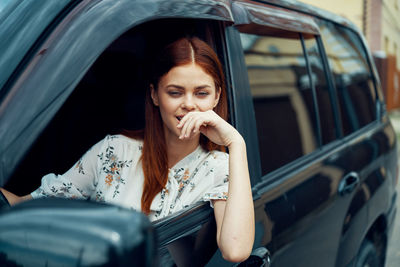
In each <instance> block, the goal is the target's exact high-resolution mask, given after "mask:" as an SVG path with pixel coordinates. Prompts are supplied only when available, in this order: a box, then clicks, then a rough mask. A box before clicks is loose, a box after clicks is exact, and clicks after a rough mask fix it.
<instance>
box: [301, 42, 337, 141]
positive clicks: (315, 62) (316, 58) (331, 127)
mask: <svg viewBox="0 0 400 267" xmlns="http://www.w3.org/2000/svg"><path fill="white" fill-rule="evenodd" d="M304 42H305V47H306V50H307V54H308V59H309V62H310V66H311V72H312V73H311V77H312V79H313V82H314V86H315V91H316V96H317V102H318V112H319V117H320V125H321V134H322V144H327V143H329V142H331V141H333V140H335V139H336V133H335V128H336V127H335V121H334V115H333V112H332V104H331V97H332V95H331V94H332V92H331V91H330V89H329V86H328V83H327V77H326V72H325V71H324V67H323V63H322V59H321V54H320V51H319V48H318V45H317V41H316V39H315V38H309V39H306V40H305V41H304Z"/></svg>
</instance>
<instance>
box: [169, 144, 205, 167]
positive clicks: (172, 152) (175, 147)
mask: <svg viewBox="0 0 400 267" xmlns="http://www.w3.org/2000/svg"><path fill="white" fill-rule="evenodd" d="M199 140H200V136H199V137H198V138H196V137H195V138H193V139H190V140H185V141H183V140H180V139H178V138H167V140H166V148H167V156H168V168H171V167H173V166H174V165H175V164H176V163H178V162H179V161H180V160H182V159H183V158H184V157H186V156H187V155H189V154H190V153H192V152H193V151H194V150H195V149H196V148H197V147H198V146H199Z"/></svg>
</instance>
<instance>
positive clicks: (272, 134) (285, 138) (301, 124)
mask: <svg viewBox="0 0 400 267" xmlns="http://www.w3.org/2000/svg"><path fill="white" fill-rule="evenodd" d="M240 36H241V41H242V47H243V49H244V54H245V62H246V65H247V71H248V77H249V82H250V89H251V93H252V96H253V103H254V111H255V117H256V124H257V132H258V139H259V148H260V158H261V167H262V174H263V175H265V174H267V173H269V172H271V171H273V170H275V169H277V168H279V167H281V166H283V165H285V164H287V163H289V162H291V161H293V160H295V159H297V158H299V157H302V156H304V155H307V154H309V153H311V152H313V151H314V150H315V149H316V148H317V147H318V142H317V138H316V136H317V134H316V133H317V124H316V120H315V110H314V102H313V93H312V88H311V86H310V80H309V75H308V72H307V67H306V62H305V57H304V53H303V48H302V44H301V39H300V35H298V36H297V38H296V37H294V38H293V37H290V38H289V37H272V36H257V35H252V34H245V33H241V35H240Z"/></svg>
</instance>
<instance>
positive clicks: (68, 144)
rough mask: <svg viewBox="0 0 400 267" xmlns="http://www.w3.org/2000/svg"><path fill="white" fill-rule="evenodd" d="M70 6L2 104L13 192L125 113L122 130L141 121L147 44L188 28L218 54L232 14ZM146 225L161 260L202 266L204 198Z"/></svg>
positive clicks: (61, 163) (209, 230)
mask: <svg viewBox="0 0 400 267" xmlns="http://www.w3.org/2000/svg"><path fill="white" fill-rule="evenodd" d="M74 3H75V4H76V5H74V6H72V7H71V6H68V8H66V9H65V10H64V12H61V13H60V14H59V15H58V17H56V18H55V19H54V20H53V21H52V24H50V25H48V26H47V27H46V29H47V31H45V32H43V33H42V34H41V37H40V38H39V39H38V40H37V41H36V43H35V46H34V47H33V49H32V50H31V51H30V53H31V54H30V56H29V57H26V60H25V61H23V62H21V63H20V67H19V68H18V69H17V70H15V71H14V75H13V77H11V78H9V79H8V82H7V85H6V88H5V89H6V91H5V92H6V93H5V94H4V98H3V99H2V102H1V104H0V105H1V106H0V112H1V116H0V127H1V129H2V131H1V133H0V140H2V142H1V146H0V147H1V151H0V157H1V158H0V160H1V164H2V165H1V174H2V176H1V177H2V178H1V182H2V183H1V184H2V185H4V184H6V185H7V186H8V188H11V189H13V190H11V191H13V192H15V193H17V194H20V195H23V194H27V193H30V192H31V191H32V190H34V189H35V187H37V186H38V185H39V184H40V178H41V176H42V175H43V174H45V173H46V172H48V171H50V169H51V168H53V170H52V171H54V172H63V171H65V170H66V168H69V167H70V166H71V165H72V164H73V162H74V161H76V160H77V159H78V158H79V156H78V155H79V154H80V155H82V154H83V153H84V151H86V150H87V149H88V148H89V147H90V145H92V144H94V143H95V142H97V141H98V140H99V139H100V138H102V137H104V135H105V134H106V132H108V131H115V130H117V129H118V128H119V127H123V128H126V126H127V125H125V124H123V123H122V122H123V121H124V119H125V118H126V117H125V115H126V114H125V113H124V112H128V115H129V114H130V115H132V114H135V116H133V118H132V116H130V117H129V118H128V120H130V122H131V123H132V124H133V125H128V127H130V126H132V127H140V126H141V125H140V124H141V120H142V118H141V116H143V115H144V113H143V110H141V109H140V108H139V109H138V110H134V111H133V110H132V109H134V108H135V107H136V106H139V107H140V105H141V103H143V91H144V88H143V87H142V86H143V83H141V81H140V80H141V79H143V77H142V76H141V75H142V74H143V65H144V64H145V61H146V58H145V56H146V55H149V54H150V53H151V52H152V51H151V49H157V48H160V47H162V45H163V44H166V43H167V42H168V41H170V40H172V39H173V38H177V37H178V36H181V35H184V34H195V35H199V36H200V37H201V38H202V39H204V40H206V41H208V42H209V43H210V44H211V45H212V46H214V47H215V49H216V51H217V53H218V54H221V53H222V59H224V57H225V55H223V53H225V52H224V51H225V50H224V49H223V47H224V45H223V38H221V36H223V34H224V33H223V29H224V27H225V25H228V24H230V23H232V21H233V18H232V16H231V15H232V14H231V11H230V9H229V5H228V2H227V1H213V2H210V1H186V0H185V1H180V0H178V1H130V0H123V1H117V2H116V1H112V0H104V1H80V2H74ZM46 4H47V3H44V5H46ZM158 46H159V47H158ZM143 51H145V52H144V53H143ZM127 69H128V70H129V71H127ZM130 70H132V71H130ZM132 87H133V89H132ZM3 89H4V88H3ZM126 99H128V102H126V101H125V100H126ZM26 107H29V109H28V110H27V109H26ZM108 107H111V108H110V109H109V108H108ZM125 108H127V110H125ZM132 112H133V113H132ZM124 114H125V115H124ZM93 122H95V123H94V124H93ZM120 123H122V124H120ZM124 123H125V121H124ZM104 216H107V214H104ZM153 226H154V227H155V232H156V233H157V236H158V238H157V239H158V242H159V251H160V264H161V265H162V266H169V265H173V264H178V265H179V266H186V265H189V264H190V265H193V264H194V263H193V262H195V264H198V265H204V264H206V263H207V262H208V260H209V258H211V257H212V256H213V254H214V253H215V251H216V250H217V246H216V240H215V233H216V231H215V220H214V218H213V211H212V209H211V208H210V206H209V204H208V203H200V204H195V205H194V206H191V207H188V208H187V209H186V210H184V211H182V212H180V213H178V214H173V215H171V216H170V217H168V218H165V219H164V220H161V221H157V222H155V223H154V224H153ZM55 238H56V237H55ZM193 259H196V260H195V261H193Z"/></svg>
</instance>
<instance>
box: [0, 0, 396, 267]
mask: <svg viewBox="0 0 400 267" xmlns="http://www.w3.org/2000/svg"><path fill="white" fill-rule="evenodd" d="M188 35H190V36H198V37H199V38H201V39H202V40H205V41H206V42H207V43H209V44H210V45H211V46H212V47H213V48H214V49H215V51H216V52H217V54H218V56H219V57H220V59H221V61H222V62H223V64H224V71H225V75H226V78H227V84H228V88H227V89H228V100H229V120H230V122H231V123H232V124H233V125H234V126H235V127H236V128H237V129H238V130H239V131H240V133H241V134H242V135H243V137H244V138H245V140H246V143H247V152H248V160H249V170H250V175H251V182H252V187H253V198H254V207H255V214H256V237H255V242H254V252H253V255H252V256H250V258H249V259H248V260H247V261H246V262H243V263H241V264H242V266H267V265H268V264H269V263H270V264H271V266H279V267H282V266H290V267H292V266H306V267H310V266H317V267H320V266H323V267H329V266H332V267H333V266H337V267H341V266H357V267H358V266H384V262H385V257H386V251H387V244H388V238H389V237H390V233H391V231H392V229H393V220H394V217H395V213H396V206H395V200H396V191H395V186H396V184H397V180H398V169H397V155H396V135H395V133H394V130H393V127H392V126H391V123H390V121H389V118H388V115H387V112H386V109H385V102H384V98H383V94H382V90H381V88H380V83H379V79H378V76H377V72H376V69H375V66H374V63H373V61H372V59H371V55H370V52H369V50H368V48H367V46H366V43H365V41H364V39H363V37H362V35H361V34H360V33H359V31H358V30H357V29H356V28H355V27H354V26H353V25H352V24H351V23H350V22H348V21H347V20H345V19H343V18H340V17H337V16H335V15H332V14H330V13H327V12H325V11H322V10H319V9H316V8H313V7H310V6H308V5H305V4H301V3H299V2H296V1H283V0H259V1H250V0H238V1H236V0H195V1H193V0H118V1H116V0H57V1H53V0H41V1H37V0H18V1H17V0H14V1H2V2H1V3H0V51H1V53H0V186H1V187H5V188H6V189H8V190H10V191H12V192H14V193H16V194H19V195H24V194H28V193H30V192H32V191H33V190H34V189H36V188H37V187H38V186H39V185H40V180H41V177H42V176H43V175H45V174H47V173H49V172H56V173H63V172H65V171H66V170H67V169H68V168H69V167H70V166H72V165H73V164H74V163H75V161H76V160H77V159H78V158H79V157H80V156H81V155H82V154H83V153H84V152H85V151H86V150H87V149H88V148H89V147H90V146H91V145H93V144H94V143H96V142H97V141H98V140H100V139H102V138H103V137H104V136H105V135H106V134H112V133H119V132H120V131H121V130H122V129H129V130H134V129H140V128H142V127H143V124H144V108H143V107H144V103H143V102H144V101H143V99H144V91H145V90H144V89H145V87H144V86H145V85H144V81H143V76H144V72H145V66H146V64H147V60H148V59H149V58H150V56H151V55H152V54H153V53H154V51H157V50H158V49H160V48H161V47H163V46H164V45H165V44H167V43H169V42H171V41H172V40H175V39H177V38H178V37H181V36H188ZM215 231H216V230H215V220H214V217H213V212H212V208H210V207H209V205H208V204H207V203H198V204H196V205H194V206H191V207H189V208H187V209H185V210H182V211H181V212H179V213H178V214H173V215H171V216H169V217H167V218H164V219H161V220H159V221H156V222H153V223H152V224H150V223H149V222H148V221H147V219H146V218H145V216H143V215H141V214H139V213H136V212H133V211H129V210H125V209H123V208H119V207H115V206H112V205H105V204H100V203H92V202H85V201H72V200H64V199H42V200H34V201H29V202H26V203H22V204H20V205H16V206H14V207H7V205H4V207H3V208H2V210H1V213H0V265H1V266H134V265H137V266H154V265H159V266H174V265H177V266H204V265H207V266H232V265H233V263H229V262H226V261H224V260H223V259H222V257H221V254H220V253H219V252H218V249H217V245H216V240H215ZM243 231H246V229H243ZM269 257H270V258H269ZM269 261H270V262H269ZM368 264H369V265H368Z"/></svg>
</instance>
